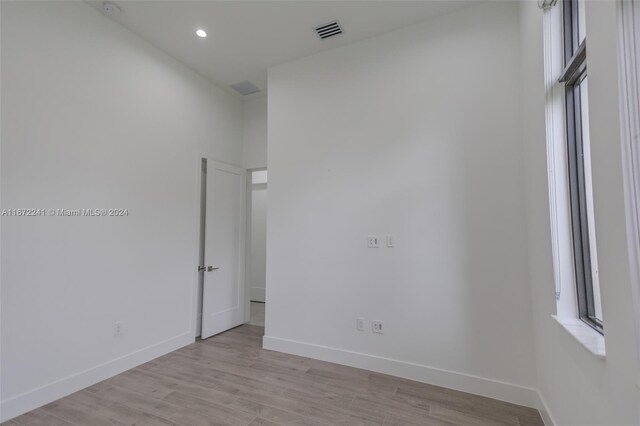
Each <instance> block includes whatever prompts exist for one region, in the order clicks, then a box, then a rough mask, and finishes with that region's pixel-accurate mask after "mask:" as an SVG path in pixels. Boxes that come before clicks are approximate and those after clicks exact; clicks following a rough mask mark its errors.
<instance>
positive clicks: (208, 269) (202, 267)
mask: <svg viewBox="0 0 640 426" xmlns="http://www.w3.org/2000/svg"><path fill="white" fill-rule="evenodd" d="M218 269H220V268H219V267H215V268H214V267H213V266H198V272H203V271H207V272H211V271H217V270H218Z"/></svg>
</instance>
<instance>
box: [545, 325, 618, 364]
mask: <svg viewBox="0 0 640 426" xmlns="http://www.w3.org/2000/svg"><path fill="white" fill-rule="evenodd" d="M551 316H552V317H553V319H555V320H556V321H558V324H560V325H561V326H562V328H564V329H565V330H566V331H567V332H568V333H569V334H570V335H572V336H573V337H574V338H575V339H576V340H577V341H578V342H580V344H582V346H584V347H585V348H586V349H587V350H588V351H589V352H591V353H592V354H593V355H594V356H595V357H596V358H598V359H602V360H604V359H606V356H607V352H606V350H605V345H604V336H603V335H602V334H600V333H598V332H597V331H595V330H594V329H593V328H591V327H589V326H588V325H587V324H585V323H584V322H582V321H581V320H579V319H578V318H559V317H558V316H556V315H551Z"/></svg>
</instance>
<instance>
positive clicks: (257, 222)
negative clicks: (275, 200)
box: [246, 169, 267, 327]
mask: <svg viewBox="0 0 640 426" xmlns="http://www.w3.org/2000/svg"><path fill="white" fill-rule="evenodd" d="M247 174H248V176H247V177H248V180H249V182H250V183H251V185H250V188H249V189H250V191H249V192H250V193H249V194H248V200H247V201H248V203H247V204H248V207H249V208H248V211H247V221H248V223H247V229H248V232H247V233H248V237H249V238H248V245H247V254H248V256H247V273H246V277H247V288H248V290H249V300H250V319H249V324H251V325H257V326H260V327H264V323H265V310H266V265H267V170H266V169H255V170H250V171H248V173H247Z"/></svg>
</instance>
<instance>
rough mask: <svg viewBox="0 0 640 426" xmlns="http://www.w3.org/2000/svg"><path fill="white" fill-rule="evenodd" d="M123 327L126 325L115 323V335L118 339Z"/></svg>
mask: <svg viewBox="0 0 640 426" xmlns="http://www.w3.org/2000/svg"><path fill="white" fill-rule="evenodd" d="M123 327H124V324H123V323H122V322H120V321H118V322H117V323H115V324H114V325H113V335H114V336H116V337H117V336H121V335H122V329H123Z"/></svg>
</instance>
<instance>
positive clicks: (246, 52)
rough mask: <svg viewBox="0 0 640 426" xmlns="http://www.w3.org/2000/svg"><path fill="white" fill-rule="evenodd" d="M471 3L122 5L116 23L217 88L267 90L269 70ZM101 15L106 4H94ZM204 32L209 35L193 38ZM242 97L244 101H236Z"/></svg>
mask: <svg viewBox="0 0 640 426" xmlns="http://www.w3.org/2000/svg"><path fill="white" fill-rule="evenodd" d="M471 2H472V1H470V0H464V1H462V0H440V1H434V0H429V1H399V0H394V1H268V0H262V1H241V0H233V1H184V0H174V1H118V0H115V1H114V3H116V4H117V5H118V6H120V8H121V9H122V13H120V14H119V15H118V16H116V17H112V18H113V19H114V20H116V21H118V22H119V23H121V24H122V25H124V26H125V27H127V28H129V29H130V30H132V31H133V32H135V33H137V34H138V35H140V36H141V37H142V38H144V39H146V40H147V41H149V42H151V43H152V44H154V45H155V46H157V47H158V48H160V49H162V50H164V51H165V52H167V53H168V54H169V55H171V56H173V57H174V58H176V59H178V60H179V61H181V62H182V63H184V64H186V65H187V66H189V67H190V68H192V69H193V70H195V71H196V72H198V73H199V74H201V75H202V76H204V77H205V78H207V79H208V80H210V81H211V82H213V83H214V84H216V85H218V86H221V87H223V88H226V89H227V90H229V91H231V92H233V93H234V94H235V93H236V92H234V91H233V90H232V89H230V88H229V85H230V84H233V83H237V82H240V81H244V80H249V81H251V82H252V83H254V84H255V85H257V86H258V87H259V88H260V89H261V92H260V93H257V94H254V95H249V96H246V97H244V99H252V98H255V97H259V96H262V95H264V94H265V93H266V91H267V68H268V67H270V66H273V65H277V64H281V63H285V62H288V61H291V60H294V59H297V58H301V57H304V56H308V55H312V54H314V53H317V52H320V51H322V50H327V49H332V48H335V47H338V46H343V45H345V44H349V43H353V42H355V41H358V40H363V39H366V38H369V37H372V36H375V35H378V34H382V33H385V32H388V31H391V30H394V29H397V28H402V27H405V26H407V25H411V24H414V23H417V22H420V21H424V20H426V19H429V18H432V17H434V16H437V15H440V14H444V13H448V12H451V11H453V10H456V9H459V8H461V7H464V6H465V5H467V4H469V3H471ZM89 3H90V4H91V5H92V6H94V7H96V8H97V9H99V10H102V1H89ZM333 19H338V20H339V21H340V24H341V26H342V27H343V30H344V34H342V35H341V36H338V37H335V38H333V39H328V40H324V41H321V40H320V39H319V38H318V36H317V35H316V33H315V31H314V28H315V27H316V26H318V25H321V24H325V23H327V22H330V21H332V20H333ZM198 28H203V29H204V30H205V31H206V32H207V34H208V36H207V38H204V39H202V38H199V37H197V36H196V35H195V31H196V29H198ZM237 96H238V97H239V98H241V96H240V95H237Z"/></svg>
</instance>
